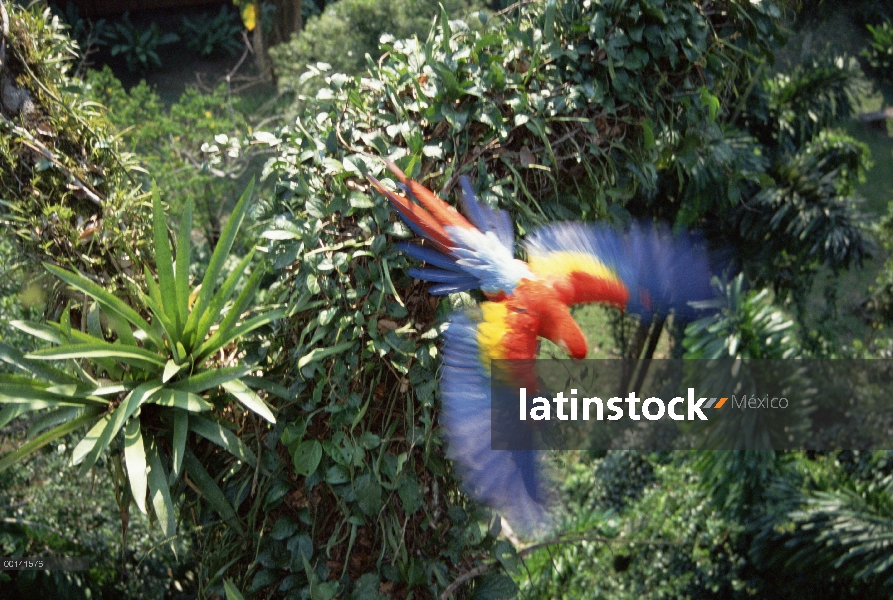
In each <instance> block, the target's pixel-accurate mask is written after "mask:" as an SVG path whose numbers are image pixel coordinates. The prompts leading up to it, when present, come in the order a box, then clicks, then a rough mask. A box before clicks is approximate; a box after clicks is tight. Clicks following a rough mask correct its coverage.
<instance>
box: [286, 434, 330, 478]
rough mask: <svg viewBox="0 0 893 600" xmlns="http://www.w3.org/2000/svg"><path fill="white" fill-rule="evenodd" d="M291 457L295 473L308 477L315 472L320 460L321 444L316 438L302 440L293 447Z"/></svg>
mask: <svg viewBox="0 0 893 600" xmlns="http://www.w3.org/2000/svg"><path fill="white" fill-rule="evenodd" d="M291 459H292V463H293V464H294V467H295V473H297V474H298V475H302V476H304V477H310V476H311V475H313V473H314V472H316V468H317V467H318V466H319V461H320V460H322V444H320V443H319V442H318V441H317V440H304V441H303V442H301V443H300V444H298V447H297V448H295V450H294V452H293V453H292V457H291Z"/></svg>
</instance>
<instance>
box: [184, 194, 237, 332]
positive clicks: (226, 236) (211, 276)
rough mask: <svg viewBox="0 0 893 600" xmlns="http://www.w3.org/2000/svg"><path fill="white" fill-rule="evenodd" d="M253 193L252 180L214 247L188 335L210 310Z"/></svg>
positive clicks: (189, 320)
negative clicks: (208, 309) (218, 279)
mask: <svg viewBox="0 0 893 600" xmlns="http://www.w3.org/2000/svg"><path fill="white" fill-rule="evenodd" d="M253 193H254V179H252V180H251V182H250V183H249V184H248V187H247V188H245V191H244V192H243V193H242V197H241V198H239V201H238V202H237V203H236V206H235V208H234V209H233V212H232V214H230V216H229V219H228V220H227V222H226V226H225V227H224V228H223V231H222V232H220V239H219V240H217V246H215V247H214V253H213V254H212V255H211V260H210V261H209V263H208V268H207V269H206V270H205V277H204V279H203V280H202V288H201V291H200V292H199V294H198V299H196V301H195V305H194V306H193V307H192V312H190V313H189V319H188V320H187V321H186V333H187V334H192V332H193V331H194V330H195V329H196V328H197V327H198V321H199V319H200V318H201V317H202V315H204V313H205V311H206V310H207V308H208V304H210V302H211V295H212V294H213V292H214V287H215V284H216V283H217V278H218V277H219V276H220V271H221V270H222V269H223V264H224V262H226V257H227V256H228V255H229V251H230V250H231V249H232V246H233V241H235V239H236V233H237V232H238V231H239V228H240V227H241V226H242V221H243V220H244V218H245V213H246V212H247V211H248V203H249V201H250V200H251V195H252V194H253Z"/></svg>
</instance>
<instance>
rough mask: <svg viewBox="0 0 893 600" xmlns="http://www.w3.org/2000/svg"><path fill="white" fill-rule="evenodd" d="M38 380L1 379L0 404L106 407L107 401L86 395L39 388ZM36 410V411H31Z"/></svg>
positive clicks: (42, 406) (41, 406)
mask: <svg viewBox="0 0 893 600" xmlns="http://www.w3.org/2000/svg"><path fill="white" fill-rule="evenodd" d="M39 386H40V382H39V381H37V380H36V379H32V380H26V381H15V380H10V379H9V378H0V404H32V405H34V406H38V405H39V406H40V408H44V407H46V406H55V405H58V406H89V405H95V406H106V405H108V401H107V400H103V399H102V398H97V397H95V396H88V395H86V394H84V395H79V394H72V395H67V394H58V393H55V391H51V390H49V389H47V388H44V387H39ZM30 410H34V409H30Z"/></svg>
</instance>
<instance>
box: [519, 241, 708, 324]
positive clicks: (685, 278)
mask: <svg viewBox="0 0 893 600" xmlns="http://www.w3.org/2000/svg"><path fill="white" fill-rule="evenodd" d="M525 245H526V249H527V252H528V255H529V264H530V269H531V270H532V271H533V272H534V273H535V274H536V275H538V276H540V277H543V278H546V279H550V280H552V281H555V282H557V284H558V287H559V289H561V290H563V291H564V299H565V300H566V302H567V304H569V305H573V304H582V303H588V302H599V303H603V304H612V305H615V306H618V307H619V308H622V309H624V310H627V311H629V312H632V313H636V314H641V315H651V314H653V313H661V314H667V313H668V312H669V311H670V310H675V311H676V313H677V314H680V315H682V316H683V317H690V316H692V315H693V314H694V311H693V309H691V308H690V307H689V302H695V301H700V300H707V299H709V298H711V297H712V296H713V292H712V288H711V285H710V278H711V269H710V261H709V254H708V252H707V251H706V249H705V248H704V246H703V245H702V244H701V243H699V241H698V239H697V238H696V237H694V236H691V235H681V236H675V235H673V234H672V233H671V232H670V231H669V230H668V229H666V228H661V227H657V226H646V225H634V226H633V227H631V228H630V229H628V230H627V231H625V232H618V231H616V230H614V229H612V228H610V227H608V226H606V225H600V224H582V223H559V224H555V225H550V226H546V227H543V228H540V229H538V230H537V231H535V232H534V233H533V234H531V235H530V236H528V237H527V239H526V240H525Z"/></svg>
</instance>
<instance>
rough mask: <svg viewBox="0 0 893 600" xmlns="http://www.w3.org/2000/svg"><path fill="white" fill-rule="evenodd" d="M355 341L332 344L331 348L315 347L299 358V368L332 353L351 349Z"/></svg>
mask: <svg viewBox="0 0 893 600" xmlns="http://www.w3.org/2000/svg"><path fill="white" fill-rule="evenodd" d="M353 345H354V342H342V343H341V344H338V345H337V346H332V347H331V348H314V349H313V350H311V351H310V352H308V353H307V354H305V355H304V356H302V357H301V358H300V360H298V369H302V368H303V367H304V366H305V365H308V364H310V363H312V362H313V361H317V360H322V359H324V358H325V357H327V356H331V355H332V354H338V353H339V352H344V351H345V350H349V349H350V348H351V347H353Z"/></svg>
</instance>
